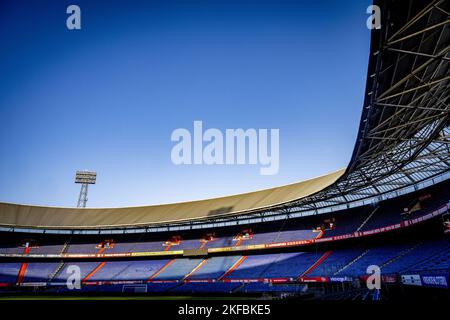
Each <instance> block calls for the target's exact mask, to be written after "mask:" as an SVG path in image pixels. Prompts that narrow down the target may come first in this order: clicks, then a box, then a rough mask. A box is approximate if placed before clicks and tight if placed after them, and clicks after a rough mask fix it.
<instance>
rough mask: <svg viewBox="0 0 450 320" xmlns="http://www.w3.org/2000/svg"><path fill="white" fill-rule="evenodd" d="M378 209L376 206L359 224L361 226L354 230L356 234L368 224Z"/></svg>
mask: <svg viewBox="0 0 450 320" xmlns="http://www.w3.org/2000/svg"><path fill="white" fill-rule="evenodd" d="M378 209H380V206H379V205H378V206H376V207H375V209H373V211H372V212H371V213H370V214H369V215H368V216H367V218H366V219H365V220H364V221H363V222H362V223H361V225H360V226H359V227H358V228H357V229H356V231H357V232H359V231H360V230H361V229H362V228H363V227H364V226H365V225H366V224H367V222H369V220H370V219H371V218H372V217H373V215H374V214H375V213H376V212H377V211H378Z"/></svg>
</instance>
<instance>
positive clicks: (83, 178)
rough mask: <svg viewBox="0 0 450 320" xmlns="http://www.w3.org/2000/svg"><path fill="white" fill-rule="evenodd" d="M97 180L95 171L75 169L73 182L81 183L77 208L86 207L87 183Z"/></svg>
mask: <svg viewBox="0 0 450 320" xmlns="http://www.w3.org/2000/svg"><path fill="white" fill-rule="evenodd" d="M96 181H97V172H94V171H77V172H76V173H75V183H78V184H81V190H80V195H79V197H78V203H77V208H86V203H87V200H88V198H87V194H88V185H90V184H95V182H96Z"/></svg>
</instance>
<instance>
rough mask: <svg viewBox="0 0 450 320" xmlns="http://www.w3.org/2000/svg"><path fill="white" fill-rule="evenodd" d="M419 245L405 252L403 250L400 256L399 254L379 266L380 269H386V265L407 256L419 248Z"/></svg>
mask: <svg viewBox="0 0 450 320" xmlns="http://www.w3.org/2000/svg"><path fill="white" fill-rule="evenodd" d="M421 244H422V243H417V244H416V245H414V246H412V247H409V248H408V249H406V250H403V251H402V252H400V254H399V255H398V256H396V257H394V258H392V259H390V260H388V261H386V262H385V263H383V264H382V265H381V269H383V268H385V267H387V266H388V265H390V264H392V263H394V262H395V261H397V260H398V259H400V258H401V257H403V256H405V255H407V254H408V253H410V252H411V251H413V250H415V249H416V248H417V247H419V246H420V245H421Z"/></svg>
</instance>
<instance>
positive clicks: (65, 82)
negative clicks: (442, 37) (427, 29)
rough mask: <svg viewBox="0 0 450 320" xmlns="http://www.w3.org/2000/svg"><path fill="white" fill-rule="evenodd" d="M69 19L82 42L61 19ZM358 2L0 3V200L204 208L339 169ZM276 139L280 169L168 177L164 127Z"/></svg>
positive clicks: (357, 110)
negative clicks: (92, 173)
mask: <svg viewBox="0 0 450 320" xmlns="http://www.w3.org/2000/svg"><path fill="white" fill-rule="evenodd" d="M70 4H77V5H79V6H80V8H81V26H82V29H81V30H73V31H70V30H68V29H67V28H66V18H67V16H68V15H67V14H66V8H67V6H68V5H70ZM370 4H371V3H370V1H365V0H364V1H361V0H354V1H339V0H335V1H313V0H311V1H279V0H277V1H231V0H226V1H222V0H217V1H186V0H184V1H171V0H164V1H125V0H123V1H122V0H121V1H119V0H116V1H93V0H90V1H78V0H71V1H59V0H58V1H57V0H55V1H44V0H39V1H37V0H36V1H15V0H4V1H1V2H0V39H1V40H0V75H1V78H0V150H1V151H0V157H1V158H0V201H6V202H17V203H29V204H42V205H58V206H60V205H61V206H75V205H76V201H77V198H78V192H79V186H78V185H75V184H74V183H73V179H74V172H75V171H76V170H78V169H90V170H96V171H97V172H98V182H97V185H95V186H93V187H92V188H90V190H89V201H88V206H90V207H110V206H128V205H143V204H155V203H167V202H174V201H183V200H193V199H203V198H208V197H214V196H221V195H227V194H234V193H240V192H247V191H252V190H258V189H262V188H267V187H273V186H277V185H282V184H286V183H292V182H295V181H298V180H301V179H306V178H310V177H314V176H317V175H322V174H324V173H327V172H330V171H334V170H337V169H339V168H342V167H345V166H346V165H347V163H348V161H349V159H350V156H351V152H352V150H353V146H354V142H355V137H356V133H357V128H358V124H359V119H360V115H361V111H362V103H363V96H364V90H365V80H366V72H367V62H368V54H369V40H370V31H369V30H368V29H367V28H366V19H367V17H368V15H367V14H366V8H367V6H368V5H370ZM194 120H202V121H203V123H204V126H206V127H207V128H218V129H220V130H223V131H225V129H227V128H244V129H247V128H256V129H258V128H267V129H270V128H279V130H280V169H279V172H278V174H277V175H271V176H262V175H260V174H259V166H255V165H242V166H226V165H225V166H219V165H216V166H206V165H201V166H194V165H192V166H175V165H174V164H173V163H172V162H171V159H170V152H171V149H172V147H173V145H174V143H173V142H171V140H170V136H171V133H172V131H173V130H175V129H177V128H187V129H190V130H192V126H193V121H194Z"/></svg>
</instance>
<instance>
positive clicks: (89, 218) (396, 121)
mask: <svg viewBox="0 0 450 320" xmlns="http://www.w3.org/2000/svg"><path fill="white" fill-rule="evenodd" d="M375 4H377V5H379V6H380V8H381V16H382V23H381V29H379V30H373V31H372V35H371V49H370V58H369V66H368V74H367V81H366V92H365V99H364V105H363V111H362V116H361V122H360V127H359V131H358V136H357V140H356V143H355V148H354V151H353V154H352V158H351V161H350V163H349V166H348V167H347V169H346V170H345V172H344V171H342V170H341V171H337V172H335V173H332V174H329V175H326V176H322V177H319V178H316V179H311V180H307V181H305V182H300V183H298V184H293V185H289V186H284V187H279V188H273V189H268V190H263V191H258V192H252V193H248V194H242V195H237V196H230V197H223V198H217V199H210V200H203V201H195V202H189V203H183V204H170V205H161V206H149V207H139V208H117V209H67V208H66V209H62V208H44V207H32V206H21V205H13V204H0V225H6V226H13V227H14V226H28V227H45V228H69V229H70V228H74V227H76V228H81V229H83V228H96V227H97V228H102V227H109V228H111V227H119V226H130V225H136V226H137V225H147V226H150V225H164V224H178V223H187V222H188V223H193V222H195V221H204V220H207V221H213V220H214V219H229V218H230V217H232V216H233V217H243V216H245V217H252V216H254V215H258V216H263V215H277V214H288V215H289V214H290V213H292V212H311V211H313V212H319V209H321V208H327V207H333V206H338V205H342V204H349V203H352V202H355V201H361V200H364V199H369V198H374V197H379V196H381V195H383V194H386V193H388V192H392V191H393V190H398V189H400V188H404V187H406V186H411V185H416V184H417V183H419V182H421V181H424V180H426V179H429V178H431V177H435V176H438V175H442V174H445V173H448V172H449V168H450V166H449V164H450V147H449V142H450V127H449V125H450V108H449V105H448V103H449V92H450V89H449V85H450V55H449V49H450V31H449V24H450V1H445V0H435V1H430V0H425V1H417V0H409V1H395V0H388V1H380V3H377V1H375ZM99 210H103V211H99Z"/></svg>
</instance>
